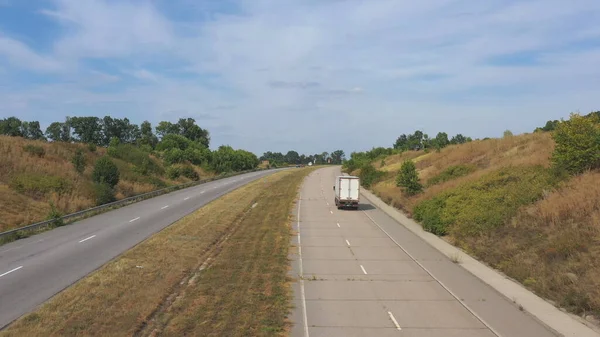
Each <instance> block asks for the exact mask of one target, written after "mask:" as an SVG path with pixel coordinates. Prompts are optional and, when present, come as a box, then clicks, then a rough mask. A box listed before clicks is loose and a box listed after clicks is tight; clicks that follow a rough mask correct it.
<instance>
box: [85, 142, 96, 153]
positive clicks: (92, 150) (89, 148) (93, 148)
mask: <svg viewBox="0 0 600 337" xmlns="http://www.w3.org/2000/svg"><path fill="white" fill-rule="evenodd" d="M87 148H88V150H89V151H90V152H96V144H94V143H89V144H88V145H87Z"/></svg>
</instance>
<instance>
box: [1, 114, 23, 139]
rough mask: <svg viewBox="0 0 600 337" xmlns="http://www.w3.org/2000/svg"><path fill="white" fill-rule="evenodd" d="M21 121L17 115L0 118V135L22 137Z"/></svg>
mask: <svg viewBox="0 0 600 337" xmlns="http://www.w3.org/2000/svg"><path fill="white" fill-rule="evenodd" d="M22 124H23V123H22V122H21V120H20V119H18V118H17V117H8V118H6V119H2V120H0V135H6V136H12V137H23V132H22V129H21V125H22Z"/></svg>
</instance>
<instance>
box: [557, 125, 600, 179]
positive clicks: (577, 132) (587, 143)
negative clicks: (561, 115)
mask: <svg viewBox="0 0 600 337" xmlns="http://www.w3.org/2000/svg"><path fill="white" fill-rule="evenodd" d="M599 123H600V118H598V116H596V115H592V116H590V117H582V116H580V115H578V114H571V118H570V119H569V120H568V121H563V122H561V123H559V124H558V125H557V126H556V129H555V131H554V132H553V134H552V138H553V139H554V141H555V142H556V147H555V148H554V152H553V153H552V163H553V165H554V167H555V169H557V170H559V171H560V170H565V171H567V172H569V173H570V174H579V173H582V172H584V171H586V170H589V169H596V168H600V125H599Z"/></svg>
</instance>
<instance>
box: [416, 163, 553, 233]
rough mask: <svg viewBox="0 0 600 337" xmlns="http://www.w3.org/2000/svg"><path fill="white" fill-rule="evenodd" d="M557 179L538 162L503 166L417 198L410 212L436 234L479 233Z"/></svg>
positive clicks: (497, 225)
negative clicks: (477, 178) (533, 164)
mask: <svg viewBox="0 0 600 337" xmlns="http://www.w3.org/2000/svg"><path fill="white" fill-rule="evenodd" d="M556 182H557V181H556V180H555V179H554V178H553V176H552V175H551V173H550V170H548V169H545V168H543V167H541V166H535V167H506V168H502V169H500V170H498V171H496V172H492V173H490V174H488V175H486V176H484V177H482V178H481V179H479V180H477V181H475V182H471V183H467V184H464V185H460V186H458V187H456V188H453V189H451V190H448V191H446V192H443V193H442V194H439V195H437V196H435V197H434V198H432V199H428V200H425V201H422V202H420V203H419V204H417V205H416V206H415V208H414V209H413V213H414V214H413V215H414V217H415V220H417V221H420V222H421V223H422V225H423V228H424V229H425V230H428V231H431V232H432V233H435V234H438V235H444V234H446V233H448V232H450V233H451V234H453V236H454V237H455V238H461V237H467V236H474V235H479V234H482V233H485V232H487V231H489V230H491V229H494V228H497V227H499V226H501V225H503V224H504V223H505V222H506V221H508V220H509V219H511V218H512V217H513V216H514V215H515V214H516V213H517V211H518V210H519V208H520V207H521V206H523V205H528V204H531V203H533V202H535V201H536V200H538V199H539V198H540V197H542V195H543V193H544V191H547V190H548V189H550V188H552V187H553V186H554V185H555V183H556Z"/></svg>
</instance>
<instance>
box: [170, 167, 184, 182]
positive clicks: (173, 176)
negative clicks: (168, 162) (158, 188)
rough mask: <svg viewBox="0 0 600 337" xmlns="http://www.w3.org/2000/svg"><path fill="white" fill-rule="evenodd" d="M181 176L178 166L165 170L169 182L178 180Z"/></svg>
mask: <svg viewBox="0 0 600 337" xmlns="http://www.w3.org/2000/svg"><path fill="white" fill-rule="evenodd" d="M180 175H181V170H180V169H179V167H178V166H171V167H169V168H167V177H168V178H169V179H171V180H175V179H177V178H179V176H180Z"/></svg>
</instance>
